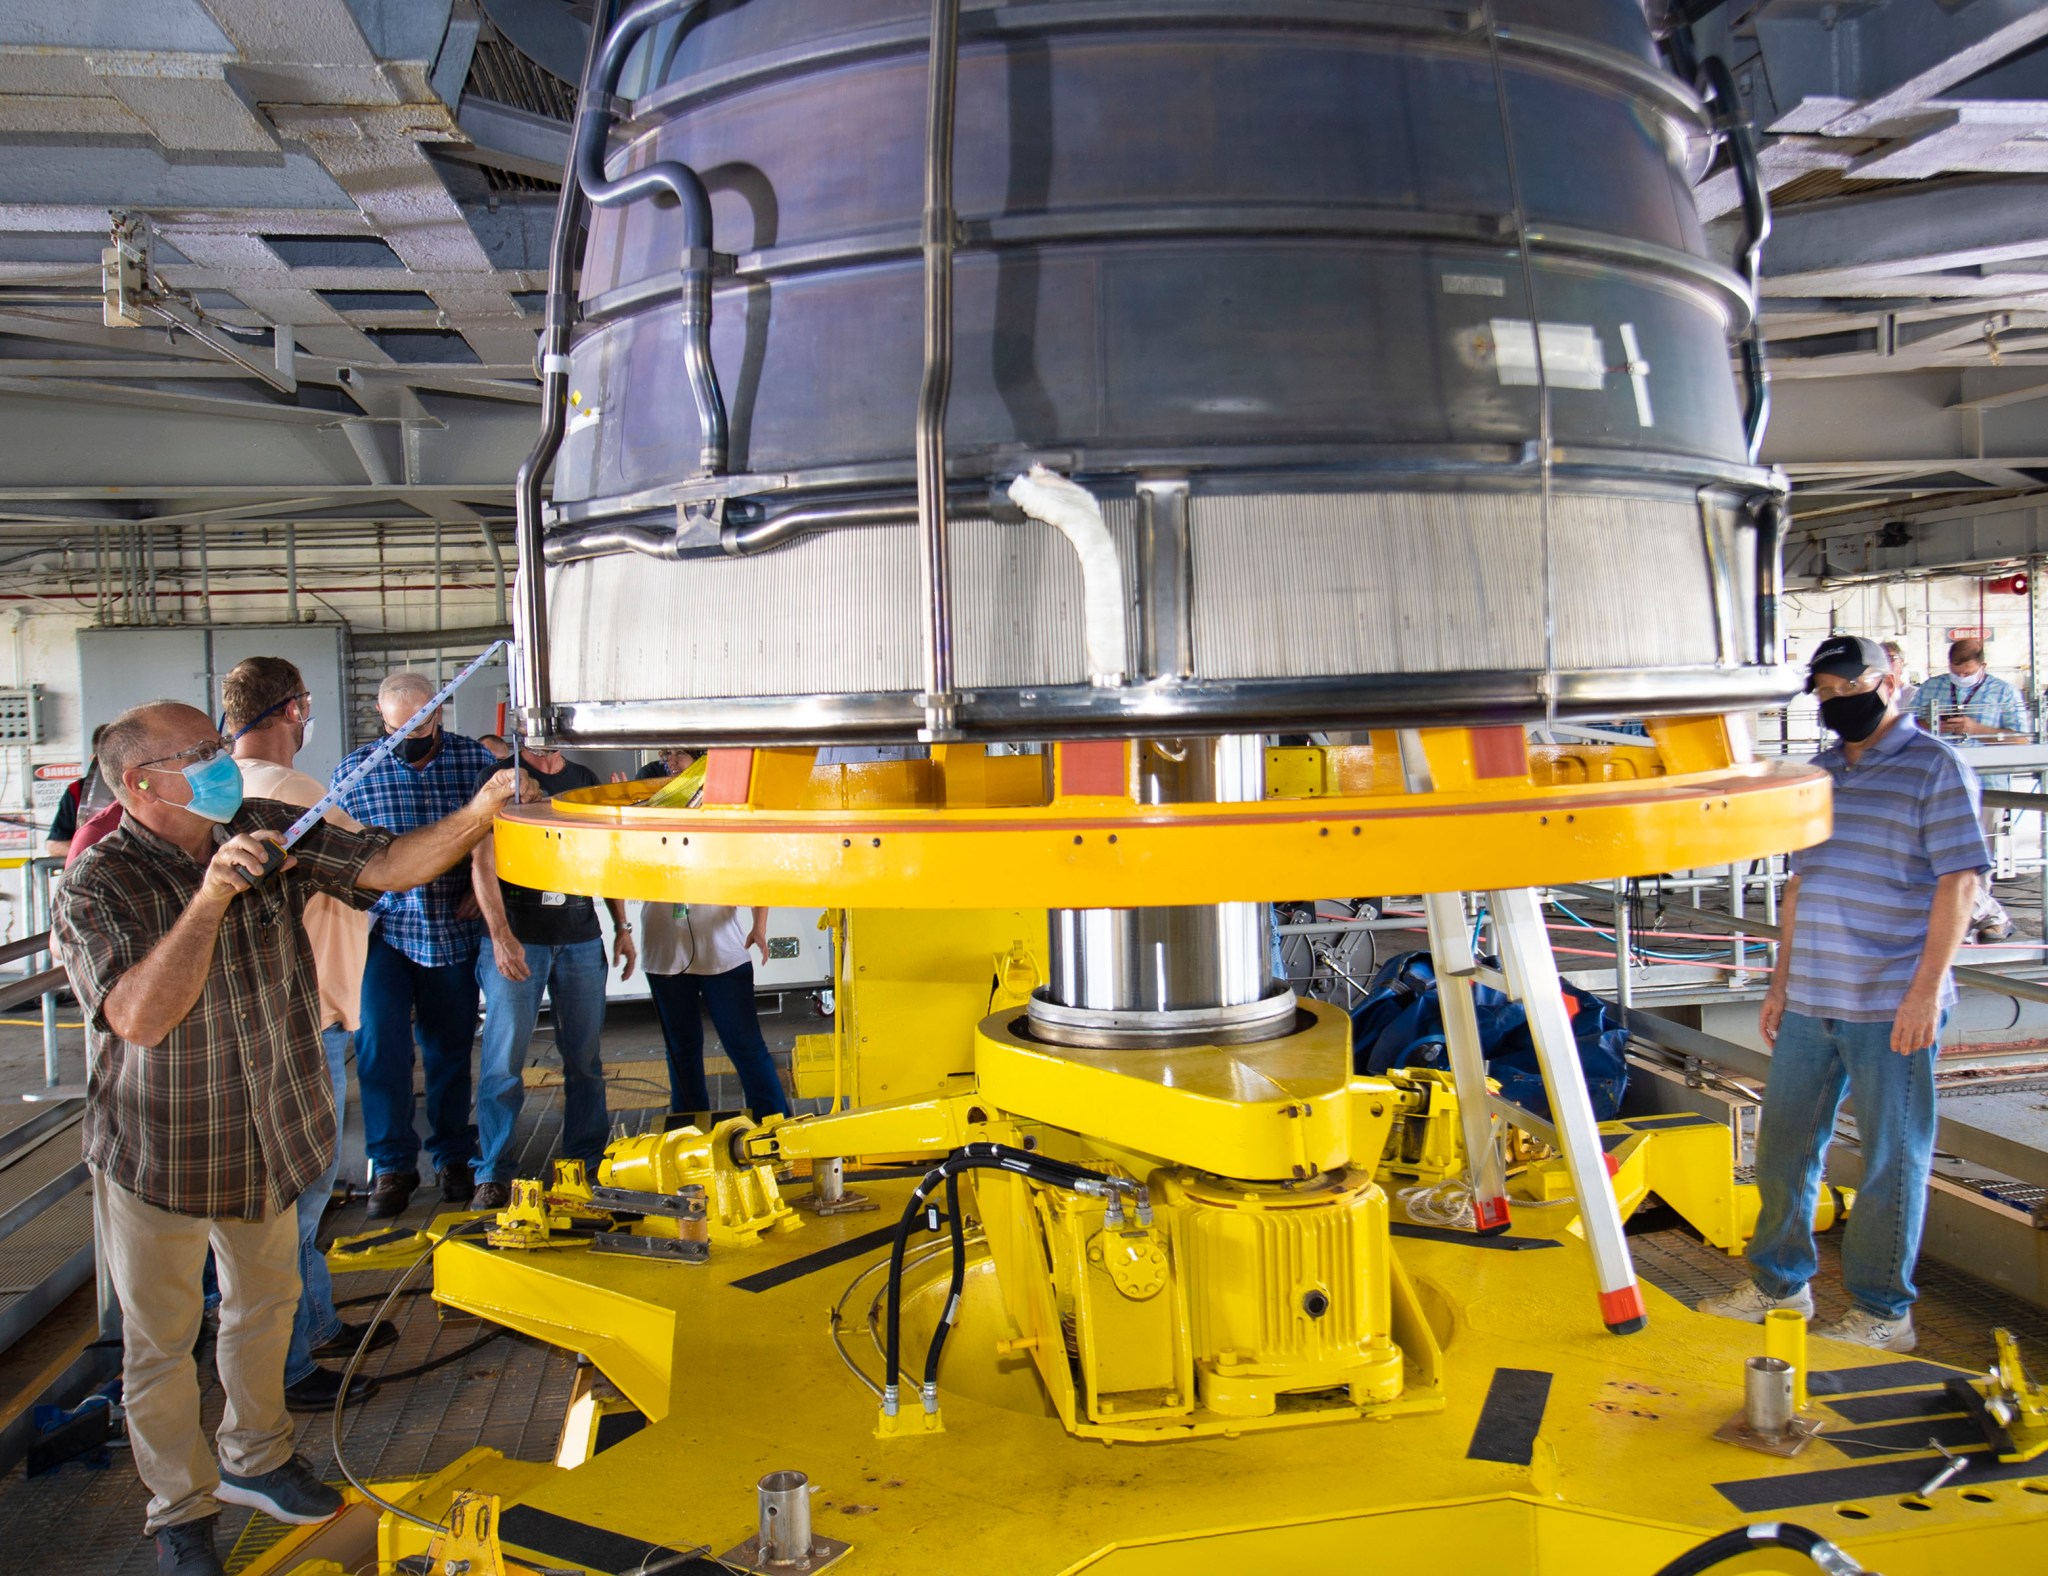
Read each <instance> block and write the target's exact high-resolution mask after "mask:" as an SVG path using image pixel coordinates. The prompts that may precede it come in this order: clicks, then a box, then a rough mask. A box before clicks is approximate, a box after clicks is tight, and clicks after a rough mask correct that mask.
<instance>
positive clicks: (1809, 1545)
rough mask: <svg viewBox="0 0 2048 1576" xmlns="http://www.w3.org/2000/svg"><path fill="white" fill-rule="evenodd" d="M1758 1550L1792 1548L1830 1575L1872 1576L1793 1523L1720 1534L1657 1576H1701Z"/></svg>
mask: <svg viewBox="0 0 2048 1576" xmlns="http://www.w3.org/2000/svg"><path fill="white" fill-rule="evenodd" d="M1758 1548H1780V1549H1790V1550H1792V1552H1793V1553H1795V1554H1803V1555H1805V1556H1806V1558H1808V1559H1809V1560H1811V1561H1813V1563H1814V1565H1815V1566H1817V1567H1818V1568H1819V1569H1820V1570H1822V1571H1823V1572H1825V1573H1826V1576H1869V1572H1867V1571H1866V1570H1865V1569H1864V1568H1863V1567H1862V1566H1861V1565H1859V1564H1857V1563H1856V1561H1855V1560H1853V1559H1851V1558H1850V1557H1849V1556H1848V1555H1847V1554H1845V1553H1844V1552H1843V1551H1842V1550H1841V1549H1839V1548H1837V1547H1836V1546H1835V1545H1834V1544H1832V1543H1830V1542H1828V1540H1827V1539H1826V1538H1824V1537H1822V1536H1821V1535H1820V1534H1819V1533H1817V1532H1811V1531H1809V1530H1808V1529H1806V1528H1805V1527H1802V1526H1798V1525H1797V1524H1795V1523H1793V1522H1789V1521H1760V1522H1758V1523H1757V1524H1756V1525H1755V1526H1751V1527H1735V1528H1733V1529H1731V1530H1730V1531H1727V1532H1723V1533H1720V1534H1717V1535H1716V1536H1714V1537H1711V1538H1709V1539H1707V1541H1706V1542H1705V1543H1702V1544H1700V1545H1699V1546H1698V1547H1697V1548H1693V1549H1688V1550H1686V1551H1685V1553H1683V1554H1681V1555H1679V1556H1678V1558H1677V1559H1675V1560H1673V1561H1672V1562H1671V1563H1670V1564H1669V1565H1666V1566H1665V1567H1664V1568H1663V1569H1662V1570H1660V1571H1658V1572H1657V1576H1698V1573H1699V1572H1701V1571H1706V1570H1712V1569H1713V1568H1714V1567H1715V1566H1716V1565H1725V1564H1726V1563H1727V1562H1728V1561H1730V1560H1732V1559H1734V1558H1736V1557H1737V1556H1738V1555H1742V1554H1749V1553H1753V1552H1754V1551H1755V1550H1757V1549H1758Z"/></svg>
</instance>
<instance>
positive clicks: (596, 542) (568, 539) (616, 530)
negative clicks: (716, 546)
mask: <svg viewBox="0 0 2048 1576" xmlns="http://www.w3.org/2000/svg"><path fill="white" fill-rule="evenodd" d="M543 551H544V553H545V555H546V558H547V561H548V562H549V563H551V564H573V563H577V562H580V561H581V560H583V559H586V558H609V557H611V556H612V555H613V554H614V553H641V554H644V555H645V556H646V557H648V558H662V559H667V560H669V561H670V562H674V561H675V560H677V559H680V558H682V557H683V556H684V555H683V554H682V553H680V552H678V551H677V550H676V533H675V531H674V529H673V528H672V527H668V526H660V525H579V526H576V527H574V528H573V529H571V530H567V531H556V532H554V533H553V534H552V535H550V536H549V537H548V538H547V540H546V543H545V545H544V548H543ZM690 556H692V557H702V556H704V555H702V554H691V555H690Z"/></svg>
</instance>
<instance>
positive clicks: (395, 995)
mask: <svg viewBox="0 0 2048 1576" xmlns="http://www.w3.org/2000/svg"><path fill="white" fill-rule="evenodd" d="M433 697H434V686H433V684H432V683H430V682H429V681H428V680H427V679H426V678H425V677H423V676H422V675H420V674H418V673H394V674H392V675H391V676H390V677H389V678H387V679H386V680H385V681H384V682H383V683H382V684H381V685H379V686H378V689H377V709H378V711H379V712H381V713H382V714H383V717H384V724H385V726H386V727H387V728H392V729H397V728H401V727H403V726H404V725H405V724H406V722H407V721H408V720H409V719H410V718H411V717H412V715H413V713H414V712H416V711H418V710H419V709H420V707H421V706H422V705H424V704H425V703H426V702H427V701H429V700H432V699H433ZM374 748H375V746H374V745H369V744H366V745H364V746H363V747H362V748H361V749H359V750H357V751H356V752H355V753H354V754H353V755H351V756H349V757H348V759H346V760H345V761H343V762H342V763H341V764H340V765H339V766H337V767H336V768H335V769H334V780H335V781H336V782H340V781H341V780H342V778H344V777H346V776H347V775H348V774H349V773H350V772H352V771H354V770H355V768H356V767H357V766H358V765H360V764H361V763H362V761H363V759H364V757H366V756H367V755H368V754H369V753H370V752H371V750H373V749H374ZM494 764H495V762H494V760H493V758H492V756H491V753H490V751H488V750H486V749H485V748H484V747H483V746H482V745H481V744H479V743H477V741H476V740H474V739H469V738H464V737H463V736H462V735H461V734H459V733H450V732H449V731H448V730H447V729H446V728H444V727H442V726H441V714H440V713H439V712H438V711H437V712H435V713H434V715H433V716H432V717H430V718H428V719H427V721H426V722H424V723H422V724H421V725H420V727H419V728H418V729H416V730H415V731H414V732H413V734H412V735H411V736H410V737H409V738H407V739H406V741H405V742H404V743H403V744H401V745H400V746H399V747H398V748H397V749H396V750H395V751H393V752H392V753H391V754H390V755H388V756H386V757H385V758H384V759H383V760H382V761H381V762H379V763H378V764H377V766H376V767H374V768H373V769H372V770H371V771H370V773H369V774H368V775H367V776H366V777H364V778H363V780H362V781H361V782H359V783H357V784H356V785H355V786H354V787H352V788H350V789H349V791H348V792H347V793H345V794H343V795H342V796H341V808H342V809H344V810H346V811H347V812H348V813H349V814H350V815H352V816H354V817H355V818H356V819H357V820H358V821H361V822H362V823H363V824H364V825H365V826H382V827H388V828H389V829H390V830H392V831H394V832H409V831H411V830H413V829H414V828H415V827H421V826H428V825H431V824H432V823H433V822H435V821H438V820H440V819H441V818H442V817H443V816H447V815H452V814H454V813H455V812H456V811H457V810H459V809H460V808H461V807H462V806H463V805H465V804H467V803H468V802H469V796H470V793H471V792H472V791H473V790H474V788H475V787H476V783H477V780H478V778H480V777H482V776H483V775H484V774H485V773H486V772H488V771H489V770H490V769H491V767H492V766H493V765H494ZM481 914H482V911H481V910H480V909H478V907H477V904H476V898H475V896H474V895H473V894H472V893H471V891H470V884H469V869H468V867H467V866H466V865H465V866H464V867H463V868H462V869H460V870H456V871H453V872H451V873H450V874H448V875H445V876H442V877H441V878H440V879H439V880H436V881H430V882H428V883H427V884H426V885H424V886H422V887H420V888H419V889H418V890H416V891H412V892H391V893H387V894H385V896H383V897H381V898H379V899H378V900H377V903H376V906H375V907H373V908H372V909H371V910H370V951H369V956H368V958H367V959H365V961H364V964H363V1004H362V1014H361V1017H362V1024H361V1027H360V1028H358V1029H357V1031H356V1082H357V1085H358V1086H359V1087H360V1089H361V1090H362V1096H363V1142H364V1147H365V1148H366V1149H367V1150H368V1151H369V1156H370V1164H371V1166H372V1168H373V1169H374V1171H375V1177H374V1179H373V1180H372V1182H371V1184H370V1205H369V1214H370V1215H371V1216H373V1217H375V1218H378V1219H383V1218H387V1217H389V1216H392V1215H399V1214H403V1213H404V1211H405V1206H406V1205H407V1204H408V1203H410V1202H411V1200H412V1195H413V1190H414V1189H415V1188H417V1187H418V1186H419V1185H420V1174H419V1170H418V1166H419V1153H420V1139H419V1132H418V1129H417V1128H415V1127H414V1125H413V1093H412V1065H413V1063H412V1058H413V1033H414V1025H415V1023H417V1025H418V1033H419V1047H420V1060H421V1061H422V1062H424V1063H425V1064H426V1070H427V1156H428V1158H429V1159H431V1160H432V1161H433V1163H434V1169H435V1171H436V1172H437V1178H436V1180H437V1181H438V1182H439V1184H440V1193H441V1198H442V1200H443V1202H445V1203H449V1204H467V1203H468V1202H469V1195H470V1192H471V1181H470V1174H469V1168H470V1163H471V1162H472V1161H473V1160H474V1159H475V1158H476V1128H475V1127H474V1126H473V1125H472V1124H471V1122H470V1119H469V1091H470V1081H469V1055H470V1048H471V1047H472V1046H473V1045H474V1044H475V1042H476V1004H477V988H476V958H477V949H478V948H479V947H480V946H481V945H482V943H483V936H484V927H483V920H482V917H481Z"/></svg>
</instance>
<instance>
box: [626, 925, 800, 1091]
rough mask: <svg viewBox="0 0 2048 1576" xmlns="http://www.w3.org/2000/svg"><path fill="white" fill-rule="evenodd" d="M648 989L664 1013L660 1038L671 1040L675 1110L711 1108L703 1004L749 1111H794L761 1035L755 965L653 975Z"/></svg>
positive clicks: (670, 1077) (670, 1074)
mask: <svg viewBox="0 0 2048 1576" xmlns="http://www.w3.org/2000/svg"><path fill="white" fill-rule="evenodd" d="M647 989H648V992H649V993H650V994H651V995H652V996H653V997H654V1010H655V1012H656V1013H658V1014H659V1015H660V1017H661V1037H662V1039H664V1040H665V1041H667V1042H668V1103H669V1108H670V1109H671V1110H674V1111H708V1110H710V1109H711V1093H710V1091H709V1090H708V1089H707V1088H706V1087H705V1084H704V1020H703V1018H702V1017H701V1016H699V1013H698V1006H699V1003H700V1002H701V1003H702V1005H703V1008H704V1010H705V1011H707V1012H709V1013H710V1014H711V1022H712V1024H713V1026H714V1027H715V1028H716V1029H717V1030H718V1042H719V1044H721V1045H723V1046H724V1047H725V1054H726V1055H727V1056H728V1057H730V1058H731V1060H732V1064H733V1067H734V1068H735V1069H736V1070H737V1071H738V1073H739V1075H740V1089H741V1091H742V1092H743V1093H744V1094H745V1096H746V1100H747V1109H748V1110H750V1111H752V1112H753V1113H754V1115H755V1116H757V1117H760V1116H787V1115H789V1096H787V1095H786V1094H784V1093H783V1092H782V1079H781V1078H780V1077H778V1076H777V1075H776V1071H775V1058H774V1057H772V1056H770V1055H769V1054H768V1042H767V1041H766V1040H764V1039H762V1038H761V1018H760V1014H758V1013H757V1012H755V1010H754V965H753V964H752V963H742V964H741V965H740V966H739V967H738V968H736V969H731V970H729V971H727V972H726V973H724V974H650V975H648V976H647Z"/></svg>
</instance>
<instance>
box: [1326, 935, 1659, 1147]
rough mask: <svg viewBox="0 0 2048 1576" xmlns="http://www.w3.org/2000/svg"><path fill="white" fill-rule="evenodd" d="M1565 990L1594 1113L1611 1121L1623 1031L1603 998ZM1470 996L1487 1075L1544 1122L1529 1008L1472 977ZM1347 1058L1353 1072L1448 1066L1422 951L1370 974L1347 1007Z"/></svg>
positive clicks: (1620, 1076)
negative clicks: (1360, 996)
mask: <svg viewBox="0 0 2048 1576" xmlns="http://www.w3.org/2000/svg"><path fill="white" fill-rule="evenodd" d="M1564 997H1565V1010H1566V1011H1567V1012H1569V1013H1570V1014H1571V1019H1572V1034H1573V1036H1574V1038H1576V1039H1577V1041H1578V1045H1579V1065H1580V1067H1581V1068H1583V1069H1584V1070H1585V1075H1586V1090H1587V1092H1588V1093H1589V1094H1590V1095H1591V1096H1592V1098H1593V1116H1594V1119H1595V1120H1596V1121H1601V1122H1607V1121H1612V1120H1613V1119H1614V1118H1615V1117H1617V1116H1619V1115H1620V1114H1621V1097H1622V1096H1623V1095H1624V1094H1625V1093H1626V1092H1627V1091H1628V1062H1627V1059H1626V1057H1625V1055H1624V1053H1625V1051H1626V1050H1627V1047H1628V1030H1626V1029H1623V1028H1620V1027H1617V1026H1616V1025H1615V1024H1614V1023H1612V1022H1611V1021H1610V1020H1609V1019H1608V1016H1607V1006H1606V1003H1604V1002H1603V1001H1601V1000H1600V998H1599V997H1598V996H1592V995H1588V994H1587V993H1586V992H1585V991H1582V990H1580V989H1579V988H1578V987H1577V986H1576V985H1566V986H1565V987H1564ZM1472 1000H1473V1006H1474V1009H1475V1011H1476V1014H1477V1016H1478V1019H1479V1044H1480V1049H1481V1051H1482V1053H1483V1054H1484V1055H1485V1057H1486V1071H1487V1074H1488V1076H1489V1077H1491V1078H1493V1079H1495V1080H1496V1081H1497V1082H1498V1083H1499V1084H1500V1092H1501V1095H1502V1097H1503V1098H1505V1099H1508V1100H1512V1101H1513V1102H1514V1103H1515V1104H1516V1105H1519V1106H1521V1107H1522V1108H1523V1109H1524V1110H1526V1111H1532V1112H1534V1113H1535V1114H1536V1115H1537V1116H1540V1117H1542V1118H1544V1119H1545V1120H1546V1121H1547V1120H1548V1119H1549V1117H1550V1095H1549V1092H1548V1091H1547V1090H1546V1089H1545V1088H1544V1087H1543V1073H1542V1070H1541V1066H1540V1064H1539V1063H1538V1062H1537V1060H1536V1045H1535V1042H1534V1041H1533V1040H1531V1039H1530V1037H1529V1015H1528V1014H1527V1013H1526V1012H1524V1011H1523V1010H1522V1007H1521V1005H1520V1003H1518V1002H1513V1001H1510V1000H1508V998H1507V997H1505V996H1503V995H1502V994H1501V993H1500V992H1499V991H1497V990H1494V989H1493V988H1492V987H1491V986H1487V985H1477V984H1475V985H1474V986H1473V987H1472ZM1351 1065H1352V1069H1353V1071H1355V1072H1359V1073H1383V1072H1386V1071H1387V1070H1388V1069H1389V1068H1394V1067H1434V1068H1438V1069H1443V1068H1448V1067H1449V1066H1450V1061H1449V1058H1448V1055H1447V1053H1446V1052H1445V1049H1444V1019H1443V1011H1442V1009H1441V1007H1440V1006H1439V1004H1438V1002H1437V994H1436V969H1435V966H1434V964H1433V963H1432V962H1431V959H1430V955H1429V954H1428V953H1427V952H1404V953H1402V954H1401V955H1400V956H1399V957H1395V958H1389V959H1388V960H1387V961H1386V962H1385V963H1384V964H1382V965H1381V966H1380V969H1379V972H1378V973H1376V974H1374V975H1373V979H1372V990H1371V992H1370V993H1369V994H1368V995H1367V996H1366V998H1365V1000H1364V1001H1362V1002H1360V1003H1359V1004H1358V1006H1357V1007H1355V1008H1354V1009H1353V1010H1352V1013H1351Z"/></svg>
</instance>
